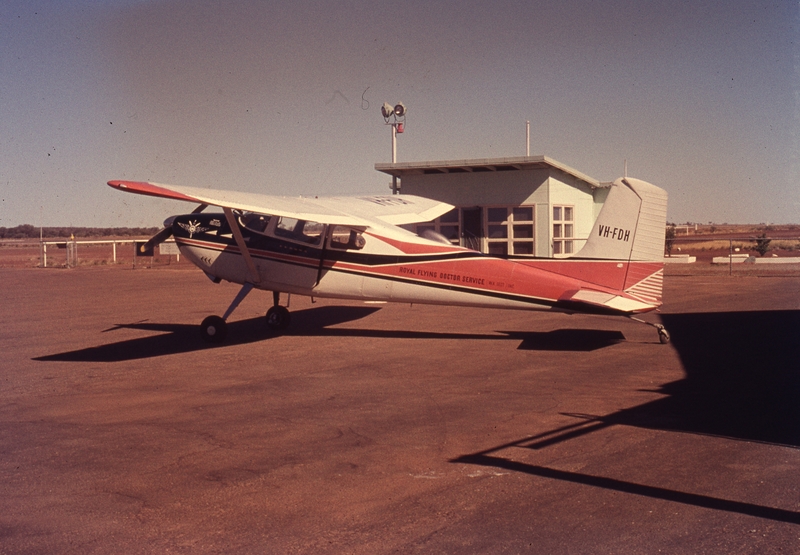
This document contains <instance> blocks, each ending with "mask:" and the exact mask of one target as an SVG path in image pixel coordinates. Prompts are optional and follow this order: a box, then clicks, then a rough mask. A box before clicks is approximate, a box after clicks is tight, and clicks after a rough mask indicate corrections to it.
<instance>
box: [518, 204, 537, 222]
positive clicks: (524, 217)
mask: <svg viewBox="0 0 800 555" xmlns="http://www.w3.org/2000/svg"><path fill="white" fill-rule="evenodd" d="M514 221H515V222H532V221H533V208H532V207H530V206H517V207H516V208H514Z"/></svg>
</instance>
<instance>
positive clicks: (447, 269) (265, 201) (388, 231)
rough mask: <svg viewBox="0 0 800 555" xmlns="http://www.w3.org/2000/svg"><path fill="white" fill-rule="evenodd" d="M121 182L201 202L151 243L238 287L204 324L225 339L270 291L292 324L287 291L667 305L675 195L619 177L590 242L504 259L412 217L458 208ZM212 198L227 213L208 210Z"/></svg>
mask: <svg viewBox="0 0 800 555" xmlns="http://www.w3.org/2000/svg"><path fill="white" fill-rule="evenodd" d="M108 184H109V185H110V186H111V187H114V188H115V189H119V190H121V191H127V192H130V193H137V194H141V195H151V196H156V197H163V198H168V199H175V200H183V201H189V202H193V203H199V206H198V207H197V208H196V209H195V210H194V211H193V212H191V213H190V214H185V215H180V216H172V217H170V218H167V220H166V221H165V222H164V225H165V227H164V229H162V230H161V231H160V232H159V233H158V234H156V235H155V236H153V237H152V238H151V239H150V240H149V241H148V242H147V243H146V244H145V245H143V249H149V248H152V247H153V246H154V245H157V244H159V243H161V242H163V241H164V240H166V239H167V238H168V237H169V236H174V237H175V242H176V243H177V245H178V248H179V249H180V252H181V253H182V254H183V255H184V256H185V257H186V258H188V259H189V260H190V261H192V262H193V263H194V264H195V265H197V266H198V267H199V268H200V269H201V270H203V272H205V274H206V275H207V276H208V277H209V278H210V279H211V280H212V281H213V282H215V283H219V282H220V281H221V280H226V281H230V282H233V283H238V284H241V285H242V288H241V290H240V291H239V293H238V294H237V295H236V297H235V298H234V299H233V301H232V302H231V304H230V306H229V307H228V309H227V310H226V311H225V313H224V314H223V315H222V316H221V317H220V316H209V317H207V318H206V319H205V320H203V323H202V324H201V327H200V331H201V334H202V337H203V339H204V340H206V341H209V342H222V341H224V340H225V337H226V334H227V327H226V320H227V319H228V318H229V317H230V315H231V314H232V313H233V311H234V310H235V309H236V307H237V306H238V305H239V303H240V302H241V301H242V299H244V298H245V296H246V295H247V294H248V293H250V291H251V290H253V289H254V288H255V289H263V290H266V291H271V292H272V293H273V306H272V307H271V308H270V309H269V310H268V311H267V314H266V321H267V324H268V326H269V327H270V328H272V329H284V328H286V327H287V326H288V325H289V320H290V316H289V311H288V310H287V308H286V307H284V306H282V305H281V304H280V295H281V293H288V294H298V295H306V296H311V297H320V298H324V297H327V298H339V299H360V300H369V301H392V302H405V303H427V304H443V305H460V306H471V307H489V308H510V309H530V310H556V311H563V312H571V313H574V312H588V313H600V314H616V315H622V316H627V317H629V318H632V319H634V320H637V321H639V322H642V323H645V324H648V325H651V326H653V327H655V328H656V329H657V330H658V335H659V339H660V341H661V342H662V343H667V342H668V341H669V333H668V332H667V330H666V329H664V327H663V326H662V325H660V324H656V323H651V322H647V321H645V320H642V319H639V318H637V317H636V316H635V315H637V314H641V313H645V312H650V311H653V310H656V309H657V308H658V307H659V306H661V291H662V278H663V268H664V250H663V249H664V235H665V228H666V212H667V194H666V192H665V191H664V190H663V189H660V188H658V187H656V186H654V185H651V184H649V183H646V182H644V181H641V180H638V179H632V178H629V177H625V178H620V179H617V180H616V181H615V182H614V183H613V184H612V186H611V189H610V191H609V194H608V197H607V199H606V201H605V203H604V205H603V207H602V209H601V211H600V214H599V215H598V217H597V220H596V221H595V223H594V227H593V228H592V231H591V234H590V236H589V238H588V240H587V241H586V243H585V245H584V246H583V248H582V249H581V250H580V251H579V252H578V253H576V254H575V255H574V256H572V257H570V258H562V259H550V258H531V257H503V258H500V257H496V256H491V255H487V254H483V253H480V252H477V251H474V250H469V249H466V248H463V247H459V246H456V245H453V244H451V243H450V242H449V241H448V240H447V239H446V238H444V237H442V236H437V235H436V234H429V235H427V236H419V235H416V234H414V233H412V232H411V231H408V230H406V229H404V228H402V227H400V226H401V225H404V224H411V223H418V222H427V221H431V220H433V219H435V218H437V217H439V216H441V215H442V214H445V213H446V212H448V211H450V210H451V209H452V208H453V206H451V205H449V204H446V203H443V202H439V201H436V200H431V199H427V198H422V197H418V196H412V195H389V196H358V197H319V198H318V197H314V198H313V199H312V198H288V197H278V196H268V195H261V194H254V193H243V192H234V191H226V190H212V189H201V188H195V187H184V186H175V185H164V184H159V183H149V182H139V181H109V182H108ZM208 206H217V207H220V208H222V213H221V214H220V213H201V212H203V210H205V209H206V208H207V207H208Z"/></svg>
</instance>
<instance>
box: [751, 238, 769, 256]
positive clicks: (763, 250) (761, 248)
mask: <svg viewBox="0 0 800 555" xmlns="http://www.w3.org/2000/svg"><path fill="white" fill-rule="evenodd" d="M771 241H772V239H767V234H766V233H762V234H761V235H759V236H758V238H757V239H756V249H755V250H756V252H757V253H758V254H760V255H761V256H764V255H765V254H767V251H768V250H769V244H770V242H771Z"/></svg>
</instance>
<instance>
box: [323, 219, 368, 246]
mask: <svg viewBox="0 0 800 555" xmlns="http://www.w3.org/2000/svg"><path fill="white" fill-rule="evenodd" d="M365 244H366V241H365V240H364V237H363V236H362V235H361V232H360V231H358V230H356V229H353V228H351V227H345V226H343V225H335V226H333V229H332V230H331V248H332V249H341V250H346V249H363V248H364V245H365Z"/></svg>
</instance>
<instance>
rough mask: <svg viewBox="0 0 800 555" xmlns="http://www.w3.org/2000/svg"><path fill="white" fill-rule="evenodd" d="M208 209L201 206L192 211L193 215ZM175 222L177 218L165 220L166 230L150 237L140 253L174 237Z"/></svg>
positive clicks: (205, 206) (206, 206)
mask: <svg viewBox="0 0 800 555" xmlns="http://www.w3.org/2000/svg"><path fill="white" fill-rule="evenodd" d="M206 208H208V205H207V204H200V205H199V206H198V207H197V208H195V209H194V210H192V214H199V213H200V212H202V211H203V210H205V209H206ZM174 220H175V216H170V217H169V218H167V219H166V220H164V229H162V230H161V231H159V232H158V233H156V234H155V235H153V236H152V237H150V239H148V240H147V242H146V243H144V244H143V245H140V246H139V252H147V251H149V250H150V249H152V248H154V247H155V246H156V245H160V244H161V243H163V242H164V241H166V240H167V239H169V238H170V237H172V222H173V221H174Z"/></svg>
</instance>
